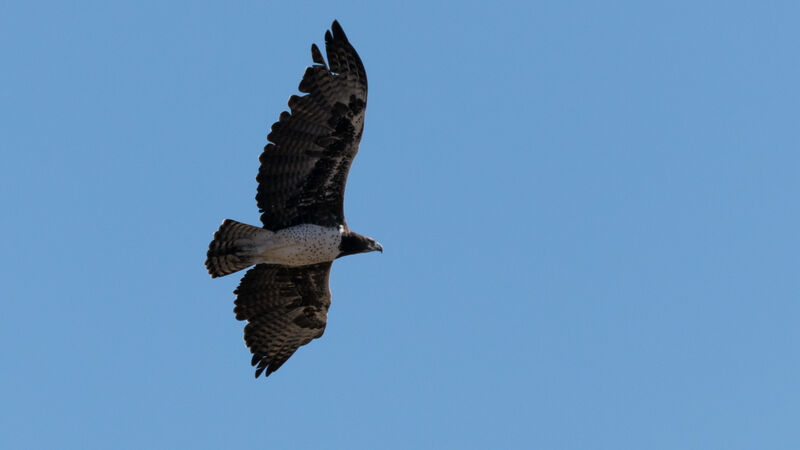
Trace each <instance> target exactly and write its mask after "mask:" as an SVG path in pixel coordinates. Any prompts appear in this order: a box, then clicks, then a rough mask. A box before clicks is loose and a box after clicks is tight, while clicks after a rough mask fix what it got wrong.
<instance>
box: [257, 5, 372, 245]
mask: <svg viewBox="0 0 800 450" xmlns="http://www.w3.org/2000/svg"><path fill="white" fill-rule="evenodd" d="M331 29H332V31H333V33H331V31H327V32H325V52H326V53H327V56H328V64H327V65H326V64H325V60H324V59H323V58H322V53H321V52H320V51H319V48H317V46H316V45H312V46H311V58H312V59H313V61H314V63H315V64H314V65H312V66H311V67H309V68H307V69H306V72H305V74H304V75H303V80H302V81H301V82H300V86H299V88H298V89H299V90H300V92H303V93H305V94H306V95H303V96H296V95H293V96H292V97H290V98H289V108H290V109H291V113H288V112H285V111H284V112H283V113H281V115H280V119H279V121H278V122H276V123H274V124H273V125H272V129H271V130H270V133H269V136H267V139H268V140H269V141H270V143H269V144H267V146H266V147H264V152H263V153H262V154H261V157H260V158H259V160H260V161H261V167H260V168H259V170H258V176H257V177H256V180H257V181H258V193H257V194H256V201H257V202H258V208H259V210H260V211H261V212H262V215H261V222H262V223H263V224H264V228H267V229H269V230H273V231H275V230H279V229H281V228H286V227H290V226H293V225H297V224H300V223H312V224H316V225H321V226H337V225H339V224H344V223H345V220H344V189H345V183H346V181H347V172H348V171H349V170H350V164H351V163H352V162H353V158H354V157H355V156H356V153H357V152H358V143H359V142H360V141H361V133H362V131H363V129H364V110H365V108H366V105H367V74H366V73H365V72H364V65H363V64H362V63H361V58H359V57H358V54H357V53H356V51H355V50H354V49H353V47H352V46H351V45H350V42H348V41H347V36H345V34H344V31H342V27H341V26H339V23H338V22H336V21H334V22H333V25H332V26H331Z"/></svg>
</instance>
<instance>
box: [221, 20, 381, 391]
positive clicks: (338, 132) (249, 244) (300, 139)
mask: <svg viewBox="0 0 800 450" xmlns="http://www.w3.org/2000/svg"><path fill="white" fill-rule="evenodd" d="M325 53H326V55H327V59H328V62H327V63H326V62H325V59H323V57H322V52H320V50H319V48H318V47H317V46H316V44H312V45H311V59H312V60H313V62H314V64H313V65H312V66H311V67H308V68H307V69H306V71H305V73H304V74H303V79H302V81H300V86H299V87H298V90H299V91H300V92H301V93H303V94H305V95H302V96H297V95H292V96H291V97H290V98H289V103H288V105H289V109H290V110H291V112H286V111H284V112H282V113H281V114H280V117H279V119H278V121H277V122H275V123H274V124H273V125H272V128H271V129H270V132H269V135H268V136H267V140H268V141H269V143H267V145H266V146H265V147H264V151H263V152H262V153H261V156H260V157H259V161H260V164H261V165H260V167H259V169H258V176H257V177H256V181H257V182H258V189H257V193H256V203H257V204H258V209H259V211H260V212H261V224H262V226H260V227H258V226H253V225H247V224H244V223H241V222H237V221H235V220H230V219H225V220H224V221H223V222H222V225H221V226H220V227H219V229H218V230H217V231H216V232H215V233H214V237H213V240H212V241H211V243H210V244H209V246H208V253H207V259H206V261H205V266H206V269H207V270H208V273H209V274H210V275H211V277H212V278H216V277H221V276H225V275H229V274H232V273H235V272H238V271H240V270H242V269H246V268H248V267H250V266H254V267H252V268H250V270H248V271H247V272H246V273H245V275H244V277H242V280H241V282H240V283H239V286H238V287H237V288H236V290H235V291H233V293H234V294H235V295H236V300H235V301H234V305H235V307H234V309H233V312H234V313H235V314H236V318H237V319H238V320H243V321H247V325H245V327H244V341H245V344H246V345H247V347H248V348H249V349H250V352H251V353H252V354H253V359H252V361H251V365H253V366H255V367H256V370H255V375H256V378H258V377H259V375H261V374H262V373H264V374H265V377H266V376H269V375H270V374H271V373H273V372H275V371H276V370H278V368H279V367H281V365H283V363H285V362H286V360H288V359H289V357H291V356H292V355H293V354H294V352H295V351H297V349H298V348H300V347H301V346H303V345H306V344H308V343H309V342H311V340H313V339H316V338H318V337H320V336H322V333H323V332H324V331H325V325H326V323H327V317H328V308H329V307H330V304H331V292H330V289H329V288H328V278H329V276H330V270H331V264H332V263H333V260H335V259H336V258H340V257H342V256H346V255H353V254H356V253H366V252H372V251H379V252H383V247H381V245H380V244H379V243H378V242H376V241H375V240H374V239H372V238H369V237H367V236H363V235H360V234H358V233H355V232H353V231H351V230H350V228H349V227H348V226H347V222H346V221H345V219H344V191H345V183H346V181H347V174H348V172H349V170H350V165H351V164H352V162H353V158H355V156H356V153H357V152H358V144H359V142H360V141H361V134H362V132H363V130H364V111H365V108H366V105H367V75H366V72H365V71H364V65H363V64H362V63H361V58H359V56H358V53H356V51H355V49H353V46H352V45H350V42H349V41H348V40H347V36H346V35H345V34H344V31H343V30H342V27H341V26H340V25H339V23H338V22H337V21H334V22H333V24H332V26H331V29H330V30H327V31H326V32H325Z"/></svg>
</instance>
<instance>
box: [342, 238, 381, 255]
mask: <svg viewBox="0 0 800 450" xmlns="http://www.w3.org/2000/svg"><path fill="white" fill-rule="evenodd" d="M374 251H378V252H381V253H383V247H381V244H379V243H378V241H376V240H375V239H372V238H371V237H367V236H362V235H360V234H358V233H353V232H352V231H346V232H344V233H343V234H342V242H341V243H340V244H339V256H337V258H339V257H342V256H346V255H355V254H356V253H369V252H374Z"/></svg>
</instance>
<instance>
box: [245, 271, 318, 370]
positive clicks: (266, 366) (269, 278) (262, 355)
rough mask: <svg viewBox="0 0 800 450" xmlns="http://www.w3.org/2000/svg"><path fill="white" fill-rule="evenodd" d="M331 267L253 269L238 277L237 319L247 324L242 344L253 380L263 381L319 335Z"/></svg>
mask: <svg viewBox="0 0 800 450" xmlns="http://www.w3.org/2000/svg"><path fill="white" fill-rule="evenodd" d="M330 270H331V263H329V262H327V263H321V264H314V265H310V266H302V267H288V266H278V265H272V264H258V265H257V266H255V267H253V268H252V269H250V270H248V271H247V273H246V274H245V276H244V278H242V281H241V283H239V287H238V288H236V290H235V291H234V292H233V293H234V294H236V296H237V297H236V301H234V304H235V305H236V307H235V308H234V309H233V312H234V313H236V318H237V319H239V320H246V321H247V325H246V326H245V327H244V341H245V343H246V344H247V347H248V348H250V352H251V353H252V354H253V360H252V365H254V366H256V378H258V376H259V375H261V372H263V371H266V374H265V376H269V374H271V373H272V372H274V371H276V370H278V368H279V367H280V366H281V365H282V364H283V363H284V362H286V360H287V359H289V357H290V356H292V354H294V352H295V351H296V350H297V349H298V348H299V347H300V346H303V345H306V344H308V343H309V342H311V340H312V339H315V338H318V337H320V336H322V333H323V332H324V331H325V323H326V321H327V318H328V307H329V306H330V304H331V292H330V290H329V289H328V276H329V275H330Z"/></svg>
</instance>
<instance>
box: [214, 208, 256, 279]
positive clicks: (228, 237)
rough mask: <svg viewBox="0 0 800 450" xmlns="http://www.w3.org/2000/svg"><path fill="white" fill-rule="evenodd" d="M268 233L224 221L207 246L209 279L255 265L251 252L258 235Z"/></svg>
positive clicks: (249, 226)
mask: <svg viewBox="0 0 800 450" xmlns="http://www.w3.org/2000/svg"><path fill="white" fill-rule="evenodd" d="M264 233H269V231H268V230H265V229H263V228H259V227H254V226H252V225H247V224H244V223H241V222H237V221H235V220H230V219H225V220H224V221H222V225H220V227H219V229H218V230H217V232H216V233H214V239H213V240H212V241H211V243H210V244H209V245H208V253H207V255H206V256H207V258H206V263H205V264H206V269H208V273H209V274H210V275H211V278H216V277H221V276H224V275H228V274H231V273H234V272H237V271H239V270H242V269H244V268H247V267H249V266H252V265H253V264H255V263H256V261H254V259H253V258H254V256H255V255H254V254H253V252H252V251H251V250H252V248H253V245H254V241H255V239H256V238H258V237H259V236H260V235H263V234H264Z"/></svg>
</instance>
